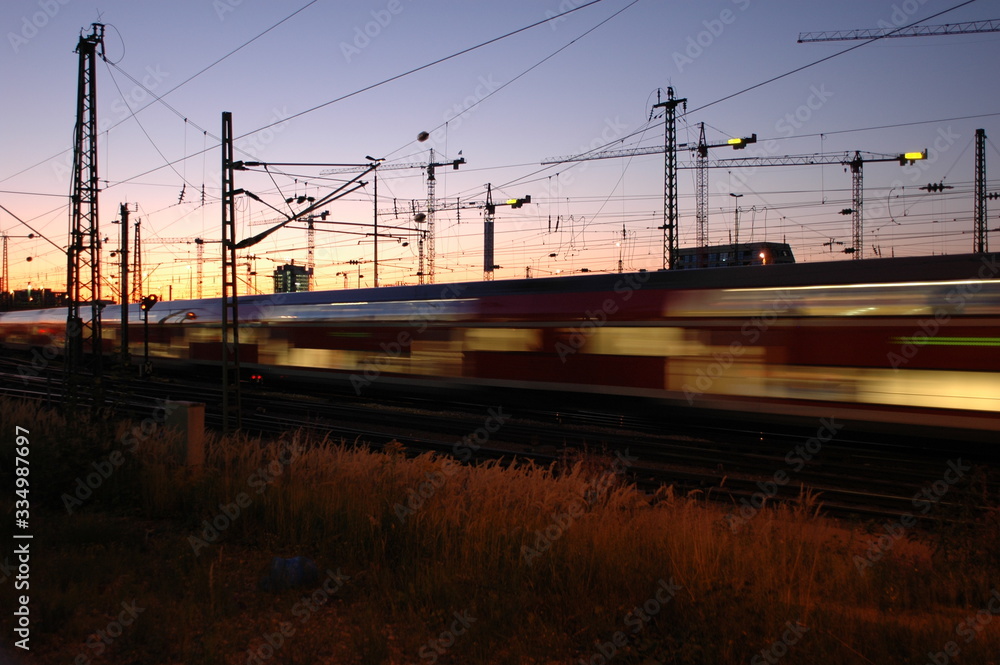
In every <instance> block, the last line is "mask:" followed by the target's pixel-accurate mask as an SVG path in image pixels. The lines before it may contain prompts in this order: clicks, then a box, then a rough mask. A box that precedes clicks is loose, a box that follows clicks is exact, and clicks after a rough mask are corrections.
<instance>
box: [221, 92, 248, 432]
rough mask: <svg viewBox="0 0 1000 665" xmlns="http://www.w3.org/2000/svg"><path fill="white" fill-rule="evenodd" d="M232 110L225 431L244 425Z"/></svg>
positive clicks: (225, 225) (225, 236) (225, 139)
mask: <svg viewBox="0 0 1000 665" xmlns="http://www.w3.org/2000/svg"><path fill="white" fill-rule="evenodd" d="M234 170H235V166H234V164H233V114H232V113H231V112H229V111H223V112H222V344H221V346H222V349H221V351H222V431H223V432H224V433H227V432H229V431H230V421H231V420H232V421H234V422H235V426H236V427H235V429H236V430H239V429H242V427H243V418H242V412H241V409H240V325H239V324H240V318H239V306H238V301H237V296H236V283H237V282H236V195H237V193H238V192H237V191H236V190H235V185H234V181H233V172H234Z"/></svg>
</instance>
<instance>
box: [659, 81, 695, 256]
mask: <svg viewBox="0 0 1000 665" xmlns="http://www.w3.org/2000/svg"><path fill="white" fill-rule="evenodd" d="M681 104H683V105H684V110H685V111H687V98H684V99H675V98H674V89H673V87H667V101H665V102H661V101H659V95H657V103H656V104H654V105H653V108H654V109H658V108H662V109H663V110H664V113H663V125H664V130H663V152H664V156H665V158H664V168H663V227H662V228H663V269H664V270H668V269H672V268H673V267H674V265H673V263H674V259H675V258H676V256H677V246H678V243H677V107H678V106H679V105H681Z"/></svg>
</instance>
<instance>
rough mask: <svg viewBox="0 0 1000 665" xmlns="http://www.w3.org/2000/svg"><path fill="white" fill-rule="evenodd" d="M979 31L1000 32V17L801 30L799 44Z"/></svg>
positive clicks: (961, 33) (963, 33)
mask: <svg viewBox="0 0 1000 665" xmlns="http://www.w3.org/2000/svg"><path fill="white" fill-rule="evenodd" d="M979 32H1000V19H991V20H988V21H967V22H965V23H945V24H943V25H913V26H910V27H908V28H868V29H861V30H829V31H827V32H800V33H799V44H805V43H811V42H843V41H857V40H864V39H895V38H897V37H941V36H944V35H970V34H975V33H979Z"/></svg>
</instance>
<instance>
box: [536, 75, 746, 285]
mask: <svg viewBox="0 0 1000 665" xmlns="http://www.w3.org/2000/svg"><path fill="white" fill-rule="evenodd" d="M669 96H670V97H671V98H672V97H673V94H672V91H671V93H670V95H669ZM668 101H670V100H668ZM677 101H684V100H677ZM664 105H665V103H661V104H658V105H657V106H664ZM654 108H656V107H654ZM673 142H674V143H676V137H674V140H673ZM756 142H757V134H751V135H750V136H745V137H742V138H731V139H727V140H726V141H725V142H723V143H707V142H706V141H705V123H700V131H699V136H698V142H697V143H693V144H692V143H681V144H680V145H676V146H675V148H674V150H675V151H676V150H690V151H691V152H693V153H694V155H695V164H694V168H695V169H696V174H695V242H696V244H697V245H698V246H699V247H705V246H707V245H708V151H709V150H710V149H712V148H725V147H730V148H733V149H734V150H742V149H743V148H746V147H747V145H748V144H750V143H756ZM670 145H671V136H670V133H669V132H668V136H667V138H666V140H665V141H664V145H657V146H649V147H644V148H630V149H624V150H604V151H601V152H595V153H583V154H580V155H566V156H563V157H551V158H549V159H547V160H545V161H543V162H542V165H549V164H560V163H562V162H580V161H587V160H591V159H613V158H619V157H636V156H639V155H658V154H664V153H668V154H667V164H666V168H665V171H666V173H665V178H664V249H663V253H664V262H663V267H664V268H666V267H667V265H668V258H667V256H668V254H669V255H670V256H673V255H674V254H675V253H676V250H677V246H676V242H677V234H676V223H675V222H672V221H671V220H673V219H674V218H675V216H676V187H677V183H676V174H674V173H673V172H674V171H675V170H676V169H677V168H691V167H689V166H680V165H678V164H677V163H676V158H675V159H674V160H673V166H671V160H670V154H669V152H670V148H669V146H670ZM671 192H673V193H671ZM668 226H669V227H671V228H669V229H668ZM668 231H673V232H672V233H671V232H668Z"/></svg>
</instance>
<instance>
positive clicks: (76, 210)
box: [66, 23, 104, 392]
mask: <svg viewBox="0 0 1000 665" xmlns="http://www.w3.org/2000/svg"><path fill="white" fill-rule="evenodd" d="M91 27H92V32H91V34H89V35H87V36H86V37H84V36H82V35H81V37H80V41H79V42H78V43H77V47H76V53H78V54H79V56H80V59H79V74H78V78H77V96H76V129H75V134H74V141H73V193H72V197H71V201H70V205H71V212H70V229H69V243H68V248H67V251H66V263H67V271H66V299H67V303H68V305H67V314H66V369H67V372H68V373H69V374H70V375H71V376H72V375H75V374H77V373H78V372H80V371H81V370H82V369H83V365H84V353H83V349H84V341H85V339H89V341H90V344H91V350H92V353H93V361H92V364H91V365H92V366H91V369H92V371H93V373H94V376H95V377H100V375H101V369H102V363H101V360H102V357H101V304H100V300H101V238H100V223H99V218H98V192H99V189H98V179H97V178H98V173H97V58H98V49H100V55H101V56H103V52H104V25H102V24H100V23H94V24H92V26H91ZM88 304H89V306H90V308H91V312H90V325H89V326H88V328H89V335H88V334H86V333H87V330H85V328H84V325H83V317H82V310H83V309H84V308H86V306H87V305H88ZM71 383H72V382H71ZM71 392H72V388H71Z"/></svg>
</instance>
